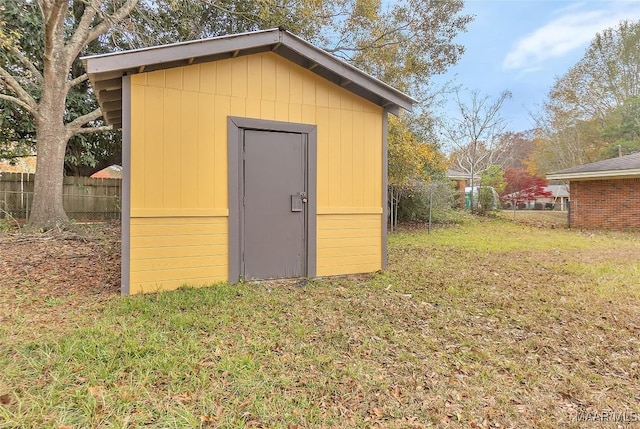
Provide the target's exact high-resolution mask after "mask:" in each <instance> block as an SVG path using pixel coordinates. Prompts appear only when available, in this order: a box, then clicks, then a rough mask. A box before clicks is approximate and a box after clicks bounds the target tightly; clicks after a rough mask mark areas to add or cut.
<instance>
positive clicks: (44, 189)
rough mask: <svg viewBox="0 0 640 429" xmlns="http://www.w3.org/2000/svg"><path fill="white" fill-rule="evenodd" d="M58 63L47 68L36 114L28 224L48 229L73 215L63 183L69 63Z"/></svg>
mask: <svg viewBox="0 0 640 429" xmlns="http://www.w3.org/2000/svg"><path fill="white" fill-rule="evenodd" d="M60 62H62V63H63V64H61V65H58V66H57V67H55V68H59V69H60V70H59V71H56V70H45V76H44V78H45V80H47V79H49V82H48V83H50V84H49V85H44V86H43V92H42V95H41V99H40V103H39V106H38V113H39V115H38V117H37V118H36V138H37V143H36V152H37V156H38V158H37V161H36V175H35V183H34V195H33V206H32V209H31V214H30V216H29V223H28V227H29V228H30V229H36V230H48V229H51V228H56V227H63V226H65V225H66V224H68V223H69V218H68V217H67V214H66V213H65V211H64V208H63V206H62V184H63V179H64V175H63V169H64V154H65V150H66V148H67V141H68V139H67V130H66V128H65V124H64V111H65V100H66V97H67V89H66V74H67V73H66V67H65V65H64V62H63V61H60Z"/></svg>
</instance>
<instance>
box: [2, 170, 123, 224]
mask: <svg viewBox="0 0 640 429" xmlns="http://www.w3.org/2000/svg"><path fill="white" fill-rule="evenodd" d="M33 179H34V175H33V174H23V173H0V218H3V217H5V216H7V214H9V215H11V216H13V217H14V218H16V219H28V218H29V212H30V210H31V206H32V203H33ZM121 183H122V181H121V180H120V179H93V178H91V177H65V178H64V185H63V190H62V201H63V206H64V209H65V211H66V212H67V215H68V216H69V218H71V219H74V220H107V219H120V207H121V206H120V197H121V191H122V185H121Z"/></svg>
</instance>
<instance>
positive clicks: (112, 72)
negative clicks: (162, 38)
mask: <svg viewBox="0 0 640 429" xmlns="http://www.w3.org/2000/svg"><path fill="white" fill-rule="evenodd" d="M268 51H271V52H274V53H276V54H278V55H280V56H282V57H283V58H286V59H288V60H289V61H291V62H293V63H295V64H298V65H299V66H301V67H304V68H306V69H307V70H310V71H311V72H313V73H315V74H317V75H319V76H321V77H323V78H325V79H327V80H329V81H331V82H333V83H335V84H337V85H339V86H341V87H343V88H345V89H347V90H349V91H351V92H353V93H355V94H357V95H359V96H361V97H363V98H365V99H367V100H369V101H371V102H373V103H375V104H377V105H379V106H381V107H384V108H385V109H387V110H388V111H389V112H391V113H393V114H396V115H397V114H398V113H399V111H400V109H405V110H408V111H411V110H412V108H413V105H414V104H415V103H417V101H416V100H415V99H413V98H411V97H410V96H408V95H406V94H404V93H403V92H401V91H398V90H397V89H395V88H393V87H391V86H389V85H387V84H385V83H384V82H382V81H380V80H378V79H376V78H374V77H372V76H370V75H368V74H366V73H364V72H362V71H361V70H359V69H357V68H355V67H353V66H351V65H350V64H347V63H346V62H344V61H342V60H340V59H338V58H336V57H334V56H333V55H331V54H329V53H328V52H326V51H323V50H322V49H319V48H317V47H315V46H313V45H312V44H310V43H308V42H306V41H305V40H303V39H301V38H299V37H297V36H295V35H294V34H292V33H290V32H288V31H286V30H283V29H278V28H275V29H271V30H263V31H256V32H250V33H242V34H235V35H230V36H221V37H214V38H210V39H202V40H195V41H190V42H182V43H175V44H170V45H163V46H155V47H151V48H144V49H136V50H131V51H124V52H116V53H112V54H102V55H94V56H88V57H82V58H81V60H82V63H83V64H84V67H85V69H86V71H87V73H88V75H89V79H90V81H91V84H92V86H93V89H94V91H95V93H96V96H97V98H98V102H99V104H100V107H101V109H102V113H103V116H104V118H105V120H106V121H107V123H109V124H111V125H113V126H114V128H120V127H121V126H122V76H125V75H132V74H136V73H143V72H150V71H154V70H162V69H168V68H172V67H181V66H187V65H191V64H199V63H204V62H209V61H216V60H222V59H227V58H234V57H238V56H242V55H250V54H256V53H261V52H268Z"/></svg>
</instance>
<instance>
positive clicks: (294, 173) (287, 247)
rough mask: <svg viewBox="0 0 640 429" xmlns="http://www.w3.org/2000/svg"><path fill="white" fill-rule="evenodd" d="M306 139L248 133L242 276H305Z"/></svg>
mask: <svg viewBox="0 0 640 429" xmlns="http://www.w3.org/2000/svg"><path fill="white" fill-rule="evenodd" d="M306 146H307V143H306V137H305V136H304V135H303V134H298V133H286V132H276V131H258V130H245V131H244V144H243V152H244V153H243V157H244V162H243V174H242V179H243V186H242V187H241V192H242V195H241V198H242V199H241V201H243V203H242V209H241V247H242V248H241V252H242V262H241V275H242V277H244V278H245V279H247V280H252V279H276V278H292V277H304V276H306V274H307V273H306V271H307V267H306V206H307V204H306V198H307V184H306V164H307V147H306Z"/></svg>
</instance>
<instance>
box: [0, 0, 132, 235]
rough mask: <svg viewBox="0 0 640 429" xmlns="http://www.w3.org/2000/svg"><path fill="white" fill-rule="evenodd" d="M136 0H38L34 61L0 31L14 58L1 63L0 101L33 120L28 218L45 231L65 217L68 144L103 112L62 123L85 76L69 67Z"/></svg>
mask: <svg viewBox="0 0 640 429" xmlns="http://www.w3.org/2000/svg"><path fill="white" fill-rule="evenodd" d="M137 2H138V0H111V1H106V0H86V1H69V0H38V1H37V5H38V7H39V11H40V14H41V16H40V17H39V18H40V19H41V22H42V37H43V39H44V40H43V42H44V43H43V46H44V49H43V53H42V56H41V58H40V59H39V60H36V59H34V58H33V57H32V56H30V55H29V53H28V51H27V50H25V49H24V47H23V46H21V45H20V43H18V42H17V41H16V40H15V38H12V37H11V35H7V34H4V33H1V32H0V42H1V43H0V46H1V47H2V51H3V54H7V55H10V56H11V57H12V58H13V59H14V61H13V62H12V63H9V64H3V65H0V99H2V100H6V101H9V102H11V103H13V104H14V105H16V106H18V108H20V109H21V110H22V111H23V112H25V113H27V114H30V115H31V116H32V117H33V119H34V123H35V130H36V140H37V143H36V150H37V154H38V160H37V164H36V178H35V184H34V191H35V192H34V200H33V208H32V210H31V217H30V219H29V225H30V227H32V228H38V229H48V228H51V227H54V226H57V225H63V224H66V223H67V222H68V221H69V219H68V217H67V215H66V213H65V211H64V209H63V206H62V180H63V167H64V156H65V149H66V147H67V142H68V141H69V139H70V138H71V137H73V136H75V135H78V134H85V133H91V132H95V131H102V130H104V129H106V127H95V126H91V124H92V122H94V121H96V120H97V119H98V118H100V117H101V116H102V112H101V111H100V109H96V110H93V111H92V112H89V113H87V114H85V115H81V116H79V117H76V118H72V119H70V120H68V121H65V119H64V118H65V113H66V101H67V94H68V93H69V90H70V89H71V88H73V87H74V86H76V85H79V84H81V83H83V82H85V81H87V79H88V77H87V75H86V74H82V75H80V76H79V77H76V78H72V77H71V76H72V74H71V73H70V70H71V68H72V65H73V63H74V61H75V60H76V59H77V57H78V55H79V54H80V52H81V51H82V49H83V48H84V47H85V46H87V44H88V43H89V42H91V41H93V40H95V39H97V38H98V37H100V36H101V35H103V34H105V33H106V32H107V31H109V30H110V29H111V28H112V27H113V26H114V25H116V24H117V23H118V22H119V21H121V20H122V19H124V18H125V17H126V16H127V15H129V13H130V12H131V10H132V9H133V8H134V7H135V5H136V3H137ZM34 37H38V36H37V35H34ZM34 88H37V90H35V91H34V90H33V89H34ZM87 125H89V126H87Z"/></svg>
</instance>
